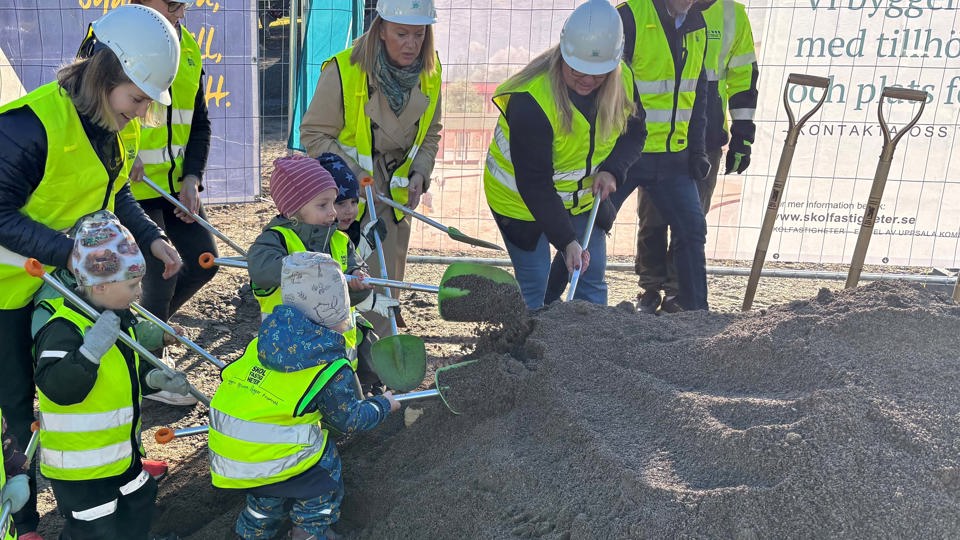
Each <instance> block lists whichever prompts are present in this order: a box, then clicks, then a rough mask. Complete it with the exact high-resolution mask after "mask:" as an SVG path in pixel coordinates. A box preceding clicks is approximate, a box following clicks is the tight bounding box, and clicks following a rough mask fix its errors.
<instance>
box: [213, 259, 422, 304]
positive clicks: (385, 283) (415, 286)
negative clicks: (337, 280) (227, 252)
mask: <svg viewBox="0 0 960 540" xmlns="http://www.w3.org/2000/svg"><path fill="white" fill-rule="evenodd" d="M200 266H201V267H203V268H210V267H213V266H228V267H231V268H246V267H247V261H241V260H239V259H222V258H219V257H214V256H213V254H212V253H203V254H202V255H200ZM343 277H345V278H347V281H354V280H361V281H363V282H364V283H369V284H371V285H377V286H380V287H392V288H394V289H405V290H408V291H419V292H428V293H434V294H436V293H439V292H440V287H437V286H436V285H425V284H423V283H412V282H409V281H396V280H393V279H380V278H375V277H365V278H359V277H357V276H353V275H350V274H344V275H343Z"/></svg>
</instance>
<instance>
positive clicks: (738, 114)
mask: <svg viewBox="0 0 960 540" xmlns="http://www.w3.org/2000/svg"><path fill="white" fill-rule="evenodd" d="M756 112H757V110H756V109H730V118H732V119H733V120H750V121H753V116H754V114H755V113H756Z"/></svg>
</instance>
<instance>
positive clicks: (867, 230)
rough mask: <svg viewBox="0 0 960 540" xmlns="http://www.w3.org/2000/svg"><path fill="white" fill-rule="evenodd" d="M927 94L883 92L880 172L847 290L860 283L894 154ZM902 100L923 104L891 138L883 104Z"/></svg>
mask: <svg viewBox="0 0 960 540" xmlns="http://www.w3.org/2000/svg"><path fill="white" fill-rule="evenodd" d="M927 97H928V94H927V93H926V92H924V91H922V90H911V89H909V88H900V87H894V86H886V87H884V88H883V91H882V92H881V93H880V103H879V104H878V105H877V119H878V121H879V123H880V131H882V132H883V149H882V150H881V151H880V159H879V161H877V170H876V172H875V173H874V174H873V183H872V184H870V195H869V196H868V197H867V206H866V208H864V210H863V219H862V220H861V221H860V232H859V233H857V244H856V246H854V248H853V257H852V258H851V260H850V269H849V270H848V271H847V282H846V284H845V288H847V289H852V288H853V287H856V286H857V284H858V283H859V282H860V274H862V273H863V262H864V261H865V260H866V258H867V250H868V249H869V248H870V239H871V238H872V237H873V227H874V225H875V224H876V221H877V215H878V214H879V213H880V201H881V200H882V199H883V190H884V189H885V188H886V186H887V178H888V177H889V176H890V166H891V165H892V164H893V153H894V151H896V149H897V143H899V142H900V139H902V138H903V136H904V135H906V134H907V133H909V132H910V130H911V129H913V126H915V125H917V122H919V121H920V116H921V115H922V114H923V109H924V107H925V106H926V104H927ZM888 98H889V99H902V100H906V101H913V102H917V103H919V104H920V107H919V108H918V109H917V112H916V113H914V115H913V118H912V119H911V120H910V122H909V123H908V124H907V125H906V126H904V127H903V129H901V130H900V132H899V133H897V135H896V136H895V137H891V136H890V130H889V129H888V126H887V120H886V118H885V117H884V115H883V102H884V101H886V100H887V99H888Z"/></svg>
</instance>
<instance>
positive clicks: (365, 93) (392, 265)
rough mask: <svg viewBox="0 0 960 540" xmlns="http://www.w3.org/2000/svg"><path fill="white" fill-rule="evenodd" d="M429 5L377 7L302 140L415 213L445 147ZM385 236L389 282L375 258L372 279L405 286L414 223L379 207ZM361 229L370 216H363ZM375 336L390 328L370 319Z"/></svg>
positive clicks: (331, 73)
mask: <svg viewBox="0 0 960 540" xmlns="http://www.w3.org/2000/svg"><path fill="white" fill-rule="evenodd" d="M434 22H436V11H435V10H434V8H433V2H432V0H421V1H419V2H413V1H411V0H380V1H379V3H378V4H377V17H376V18H375V19H374V21H373V23H372V24H371V25H370V29H369V30H368V31H367V32H366V33H365V34H363V35H362V36H360V37H359V38H357V40H356V41H355V42H354V44H353V47H352V48H350V49H347V50H345V51H342V52H340V53H338V54H336V55H334V56H333V58H331V59H330V60H328V61H327V62H325V63H324V65H323V70H322V72H321V74H320V80H319V81H318V83H317V89H316V92H315V93H314V96H313V100H312V101H311V103H310V107H309V108H308V109H307V111H306V113H305V114H304V115H303V120H302V121H301V123H300V139H301V141H302V142H303V145H304V148H305V149H306V151H307V153H308V154H309V155H311V156H314V157H316V156H319V155H320V154H322V153H324V152H333V153H336V154H339V155H340V156H342V157H343V158H344V159H345V160H346V161H347V163H348V164H349V166H350V167H351V168H352V169H353V172H354V174H356V175H357V177H358V178H363V177H365V176H371V177H373V179H374V189H375V190H376V191H377V192H378V193H380V194H381V195H385V196H388V197H391V198H392V199H394V200H395V201H397V202H399V203H401V204H403V205H406V206H408V207H410V208H416V207H417V205H418V204H419V203H420V196H421V195H422V194H423V193H424V192H425V191H426V190H427V189H428V188H429V187H430V174H431V173H432V171H433V166H434V161H435V160H436V156H437V150H438V148H439V143H440V129H441V125H440V62H439V61H438V60H437V58H436V53H435V52H434V48H433V30H432V28H431V26H430V25H432V24H433V23H434ZM376 214H377V217H378V218H380V219H379V220H380V221H381V222H382V223H383V224H384V226H385V229H386V238H385V241H384V242H383V247H384V259H385V260H386V268H387V274H388V275H387V276H380V265H379V261H378V260H377V256H376V253H375V251H374V252H373V253H371V254H370V255H369V256H368V257H367V262H368V264H369V266H370V271H371V274H372V275H374V276H377V277H388V278H389V279H397V280H402V279H403V277H404V268H405V266H406V258H407V246H408V245H409V243H410V220H411V218H410V217H408V216H405V215H404V214H402V213H399V212H395V211H393V210H392V209H391V208H390V207H388V206H387V205H385V204H383V203H382V202H379V201H378V202H377V204H376ZM360 219H362V223H363V224H364V225H366V224H367V222H369V220H370V214H369V212H365V211H364V212H361V214H360ZM369 318H370V322H372V323H373V325H374V328H375V329H376V331H377V333H378V334H380V335H381V336H384V335H389V330H390V326H389V321H388V320H386V319H384V318H382V317H379V316H377V315H375V314H373V313H370V314H369Z"/></svg>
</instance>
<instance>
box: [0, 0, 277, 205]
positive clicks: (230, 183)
mask: <svg viewBox="0 0 960 540" xmlns="http://www.w3.org/2000/svg"><path fill="white" fill-rule="evenodd" d="M124 3H125V2H124V1H123V0H0V29H2V30H0V102H2V103H6V102H8V101H11V100H13V99H15V98H17V97H19V96H21V95H23V94H24V93H26V92H29V91H31V90H33V89H34V88H37V87H38V86H40V85H42V84H45V83H47V82H50V81H52V80H53V79H54V78H55V76H56V71H57V68H58V67H59V66H62V65H64V64H66V63H68V62H70V61H71V60H72V59H73V58H74V56H75V54H76V52H77V48H78V46H79V45H80V42H81V40H82V39H83V37H84V35H85V32H86V30H87V26H88V25H89V24H90V23H91V22H93V21H94V20H96V19H97V18H99V17H102V16H103V15H104V14H106V13H107V12H109V11H110V10H112V9H115V8H117V7H119V6H121V5H123V4H124ZM183 26H184V27H185V28H187V29H188V31H189V32H191V33H192V34H193V36H194V37H195V38H196V39H197V42H198V43H199V44H200V49H201V53H202V61H203V68H204V72H205V74H206V78H205V92H206V99H207V107H208V109H209V115H210V122H211V125H212V132H213V136H212V140H211V142H210V157H209V160H208V164H207V171H206V175H205V177H204V185H205V190H204V192H203V193H202V197H203V198H204V200H205V201H207V202H241V201H249V200H252V199H253V197H254V196H255V195H257V194H258V193H259V190H260V157H259V156H260V140H259V134H260V128H259V95H258V86H257V80H258V79H257V11H256V0H230V2H227V1H226V0H192V1H190V2H188V10H187V11H186V16H185V18H184V20H183Z"/></svg>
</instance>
